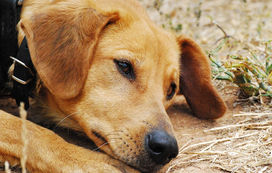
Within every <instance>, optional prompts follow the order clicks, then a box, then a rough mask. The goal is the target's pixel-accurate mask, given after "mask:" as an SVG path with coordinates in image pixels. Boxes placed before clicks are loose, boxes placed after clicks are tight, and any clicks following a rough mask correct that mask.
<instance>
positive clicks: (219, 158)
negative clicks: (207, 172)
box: [168, 112, 272, 172]
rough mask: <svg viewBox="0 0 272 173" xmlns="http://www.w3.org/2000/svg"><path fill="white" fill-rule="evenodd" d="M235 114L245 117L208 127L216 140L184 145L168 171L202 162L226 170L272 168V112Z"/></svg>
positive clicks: (254, 170) (256, 170)
mask: <svg viewBox="0 0 272 173" xmlns="http://www.w3.org/2000/svg"><path fill="white" fill-rule="evenodd" d="M233 116H243V117H244V119H243V120H241V121H239V122H237V123H235V124H228V125H224V126H220V127H215V128H211V129H209V130H205V131H204V132H205V133H206V134H207V135H211V134H212V135H214V136H216V137H215V139H213V140H209V141H204V142H201V143H195V144H191V145H188V144H185V145H183V146H182V147H181V149H180V151H179V156H178V159H176V160H175V161H174V162H172V163H171V166H170V167H169V169H168V172H175V170H179V168H180V167H186V166H191V165H193V164H198V163H200V162H204V163H206V165H207V167H209V168H214V169H218V170H222V171H224V172H272V150H271V149H272V112H271V113H259V114H258V113H254V114H253V113H243V114H234V115H233Z"/></svg>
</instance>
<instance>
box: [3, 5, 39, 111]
mask: <svg viewBox="0 0 272 173" xmlns="http://www.w3.org/2000/svg"><path fill="white" fill-rule="evenodd" d="M22 4H23V0H1V4H0V5H1V11H2V12H1V16H2V14H4V16H3V19H2V17H1V29H2V31H4V32H3V33H1V49H2V44H3V45H5V47H6V48H7V49H6V50H4V48H5V47H3V52H5V53H6V55H5V56H8V57H9V58H10V59H11V60H13V63H14V71H13V74H12V79H13V89H12V97H13V98H14V99H15V100H16V103H17V105H18V106H19V105H20V103H21V102H23V103H24V104H25V109H28V107H29V99H28V98H29V96H31V95H32V91H33V89H34V87H35V79H36V75H35V74H36V73H35V69H34V67H33V64H32V61H31V58H30V53H29V50H28V46H27V40H26V38H24V39H23V41H22V43H21V45H20V47H19V48H18V39H17V38H18V31H17V29H16V25H17V24H18V22H19V21H20V13H21V8H22ZM5 17H7V19H5ZM2 36H3V38H5V39H6V43H4V40H2ZM1 52H2V51H1ZM1 56H2V55H1ZM1 58H2V57H1ZM3 58H4V59H5V58H6V57H3ZM9 61H10V60H9Z"/></svg>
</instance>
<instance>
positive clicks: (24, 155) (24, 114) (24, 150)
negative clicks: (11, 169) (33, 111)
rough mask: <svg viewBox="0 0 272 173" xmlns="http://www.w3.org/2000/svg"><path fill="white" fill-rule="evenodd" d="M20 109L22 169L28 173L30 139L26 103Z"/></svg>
mask: <svg viewBox="0 0 272 173" xmlns="http://www.w3.org/2000/svg"><path fill="white" fill-rule="evenodd" d="M19 109H20V116H21V120H22V127H21V128H22V131H21V138H22V143H23V148H22V156H21V167H22V173H26V161H27V145H28V139H27V127H26V117H27V112H26V110H25V108H24V103H21V104H20V108H19Z"/></svg>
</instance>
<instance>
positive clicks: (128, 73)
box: [114, 59, 135, 80]
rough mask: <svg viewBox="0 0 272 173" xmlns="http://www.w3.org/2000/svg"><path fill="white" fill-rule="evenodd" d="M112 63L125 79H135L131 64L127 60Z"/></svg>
mask: <svg viewBox="0 0 272 173" xmlns="http://www.w3.org/2000/svg"><path fill="white" fill-rule="evenodd" d="M114 63H115V64H116V67H117V69H118V71H119V72H120V73H121V74H122V75H123V76H125V77H126V78H128V79H129V80H134V79H135V74H134V70H133V67H132V65H131V63H130V62H129V61H127V60H116V59H115V60H114Z"/></svg>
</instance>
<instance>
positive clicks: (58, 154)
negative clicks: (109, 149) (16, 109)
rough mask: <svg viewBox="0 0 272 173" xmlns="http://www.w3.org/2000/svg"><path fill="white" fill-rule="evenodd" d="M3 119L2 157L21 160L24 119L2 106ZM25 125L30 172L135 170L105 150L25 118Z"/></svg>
mask: <svg viewBox="0 0 272 173" xmlns="http://www.w3.org/2000/svg"><path fill="white" fill-rule="evenodd" d="M0 119H1V120H0V129H1V130H0V159H5V160H7V161H10V162H13V163H14V161H17V162H18V163H19V160H20V158H22V154H21V153H22V149H23V142H22V140H21V125H22V121H21V119H20V118H18V117H15V116H13V115H10V114H8V113H6V112H4V111H1V110H0ZM26 129H27V135H26V136H27V137H26V138H27V139H25V140H28V145H27V151H26V154H27V162H26V167H27V169H28V170H29V171H30V172H55V173H57V172H136V171H135V170H133V169H131V168H130V167H128V166H126V165H124V164H123V163H121V162H119V161H117V160H114V159H112V158H110V157H108V156H107V155H105V154H101V153H96V152H93V151H90V150H87V149H84V148H81V147H78V146H75V145H73V144H69V143H67V142H66V141H64V140H63V139H62V138H60V137H59V136H57V135H56V134H55V133H53V132H52V131H50V130H48V129H45V128H43V127H40V126H38V125H36V124H34V123H32V122H29V121H27V122H26ZM5 160H1V161H5Z"/></svg>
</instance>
